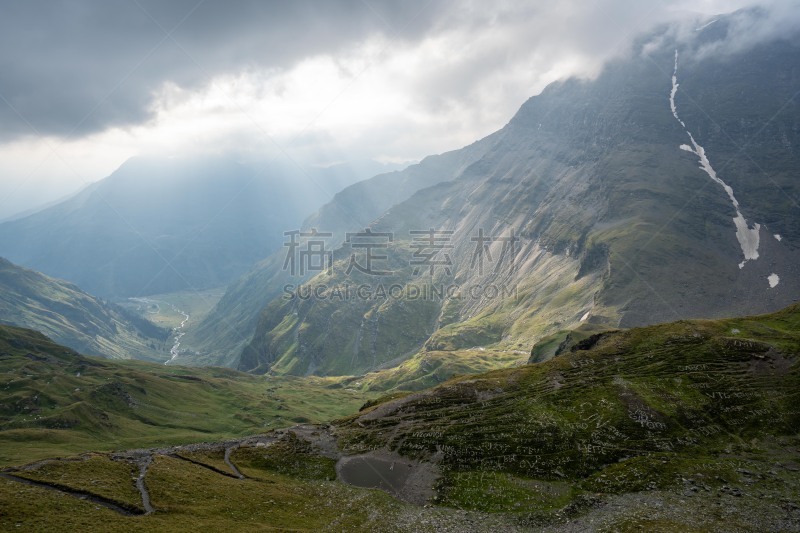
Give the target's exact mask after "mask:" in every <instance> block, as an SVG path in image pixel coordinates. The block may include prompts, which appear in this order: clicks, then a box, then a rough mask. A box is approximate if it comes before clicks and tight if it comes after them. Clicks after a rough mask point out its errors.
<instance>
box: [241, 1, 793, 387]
mask: <svg viewBox="0 0 800 533" xmlns="http://www.w3.org/2000/svg"><path fill="white" fill-rule="evenodd" d="M761 16H763V13H762V12H760V11H758V10H750V11H741V12H737V13H734V14H731V15H728V16H723V17H719V18H718V19H717V20H716V21H715V22H714V23H713V24H710V25H707V26H705V27H704V28H702V29H699V30H698V31H694V29H693V28H694V26H693V27H692V29H691V30H689V31H688V32H687V31H684V30H685V28H682V27H676V26H664V27H662V28H660V29H658V30H656V31H655V32H652V33H650V34H648V35H646V36H644V37H642V38H640V39H639V40H638V41H637V43H636V44H635V46H634V48H633V50H632V51H631V52H630V53H629V54H628V55H627V56H626V57H622V58H620V59H617V60H615V61H612V62H610V63H609V64H608V65H606V67H605V68H604V70H603V71H602V72H601V73H600V74H599V75H598V77H597V78H596V79H593V80H578V79H570V80H566V81H562V82H558V83H555V84H552V85H550V86H549V87H547V88H546V89H545V90H544V91H543V92H542V93H541V94H540V95H538V96H535V97H533V98H531V99H530V100H528V101H527V102H526V103H525V104H524V105H523V106H522V107H521V108H520V110H519V111H518V112H517V114H516V115H515V116H514V117H513V118H512V120H511V121H510V122H509V123H508V124H507V125H506V126H505V127H504V128H503V129H502V130H500V131H499V132H497V133H495V134H493V135H491V136H489V137H487V138H486V139H483V140H482V141H479V142H478V143H476V144H475V145H473V146H471V147H468V148H466V149H464V150H465V151H464V152H459V151H456V152H455V153H453V154H450V155H449V157H450V159H451V161H470V162H469V164H465V165H456V164H448V165H446V168H447V171H446V172H445V171H444V170H439V171H438V172H437V173H438V175H439V176H441V178H442V179H439V180H435V181H433V182H432V183H431V185H430V186H428V187H427V188H422V189H419V190H418V191H417V192H415V193H413V194H412V195H411V196H410V197H408V198H407V199H404V198H397V197H395V196H393V195H392V189H391V188H390V189H388V190H387V193H386V194H387V196H389V198H390V199H391V200H392V201H395V200H396V201H395V203H394V205H392V206H391V207H390V208H388V209H387V210H386V211H385V212H383V213H382V214H380V215H379V216H377V217H376V218H375V220H373V221H372V222H370V223H369V224H368V225H366V226H365V227H361V226H362V224H361V220H353V223H352V224H351V225H349V226H348V227H347V231H349V232H353V235H351V237H352V239H351V242H349V243H348V242H344V243H342V241H338V242H333V243H332V244H331V253H332V256H331V258H332V260H333V262H334V264H333V268H332V269H331V270H330V271H325V272H321V273H315V274H316V276H315V277H313V278H312V279H308V277H305V278H304V277H301V276H296V277H295V278H294V279H293V280H291V281H289V282H285V281H282V282H281V283H282V284H284V285H286V284H288V285H291V286H290V287H287V289H288V290H287V291H285V292H283V291H282V288H281V287H275V286H272V292H269V291H266V290H263V289H260V291H261V292H260V294H262V295H265V296H266V295H269V296H272V295H276V296H275V297H274V299H273V300H272V301H271V302H270V303H269V304H268V305H267V306H266V307H265V308H264V310H263V311H262V313H261V314H260V317H259V319H258V323H257V326H256V330H255V333H254V335H253V337H252V340H251V342H250V343H249V344H248V346H247V347H246V348H245V350H244V351H243V352H242V355H241V357H240V361H239V365H238V368H239V369H241V370H256V371H259V372H265V371H268V370H269V371H272V372H274V373H291V374H298V375H303V374H307V373H312V374H321V375H340V374H359V373H364V372H367V371H369V370H375V369H380V368H384V367H386V366H391V365H396V364H398V363H400V362H402V361H404V360H408V359H409V358H412V357H414V356H418V357H423V356H424V354H425V353H429V352H433V351H439V352H440V351H455V352H457V351H458V350H465V349H478V348H487V349H488V348H489V347H491V348H492V349H494V350H506V351H519V352H521V353H526V354H527V352H529V351H530V349H531V346H533V345H535V344H537V343H539V342H540V341H543V340H544V339H551V338H552V337H551V336H552V335H556V334H558V333H559V332H560V331H564V330H570V329H573V328H577V327H579V326H581V325H582V324H588V326H589V327H590V328H594V327H604V328H608V327H631V326H640V325H647V324H654V323H660V322H665V321H669V320H675V319H682V318H696V317H715V318H716V317H726V316H736V315H741V314H746V313H752V312H767V311H772V310H776V309H780V308H782V307H784V306H786V305H789V304H791V303H792V302H794V301H797V299H798V298H800V272H799V271H798V267H797V265H800V249H798V244H797V243H798V242H800V241H799V240H798V239H800V218H799V217H798V216H797V209H798V204H797V201H796V198H800V183H798V181H797V179H796V176H797V174H798V172H800V150H798V148H797V147H798V146H800V107H798V106H797V105H795V103H794V98H795V96H796V94H797V92H798V90H800V76H798V75H797V72H798V71H800V47H798V45H797V43H798V42H800V40H798V39H796V38H793V37H792V38H790V37H786V38H778V37H775V38H772V39H766V40H761V41H758V42H756V43H750V44H748V45H746V46H745V45H743V44H742V43H741V39H742V36H741V35H739V34H738V33H737V32H736V30H737V28H741V27H742V26H746V25H747V24H748V21H750V22H752V20H755V19H757V18H758V17H761ZM695 26H699V24H697V25H695ZM794 37H796V35H795V36H794ZM467 152H469V153H470V154H472V155H473V156H474V157H472V158H469V157H467V156H466V155H467ZM343 200H344V198H343V195H340V196H339V197H337V198H335V199H334V201H333V202H331V204H329V205H328V206H326V207H325V208H324V209H323V211H322V212H324V213H328V214H331V213H334V212H336V213H348V212H353V209H354V205H359V204H353V203H349V202H345V201H343ZM355 212H356V213H357V212H358V210H356V211H355ZM370 216H372V213H370ZM313 223H314V226H315V227H316V228H317V229H318V230H319V231H329V230H328V228H329V227H330V228H332V229H331V230H330V231H331V232H341V228H342V226H341V224H340V223H339V222H338V221H337V220H336V219H335V218H334V217H332V216H330V215H329V216H328V217H325V216H318V217H316V218H315V219H313ZM365 228H368V229H369V230H370V232H371V233H372V234H373V235H372V236H371V237H370V236H365V235H364V234H366V232H365ZM355 232H361V233H362V235H361V236H359V235H356V234H355ZM338 234H341V233H338ZM367 241H369V242H367ZM300 249H301V250H303V249H305V247H304V246H301V248H300ZM370 254H371V256H372V259H373V260H374V265H377V266H376V267H375V268H373V269H372V271H370V272H367V273H365V272H363V270H368V269H366V268H363V267H364V265H365V263H366V261H367V259H368V255H370ZM278 255H279V258H276V259H275V260H273V261H272V263H270V264H269V265H267V267H268V268H267V271H268V273H262V274H260V276H259V277H260V279H269V278H270V274H269V273H272V275H275V274H276V273H277V272H278V270H277V269H278V268H279V267H280V266H281V265H284V264H285V261H284V260H283V259H282V258H283V256H285V255H286V251H285V250H284V251H283V252H282V255H281V253H279V254H278ZM270 265H271V266H270ZM354 267H362V268H361V270H362V271H359V268H354ZM270 268H271V270H270ZM377 270H380V271H383V273H384V275H376V274H377V272H376V271H377ZM284 274H285V273H284ZM309 277H310V276H309ZM282 279H285V278H282ZM298 287H302V290H299V289H298ZM360 287H365V289H364V290H363V291H361V293H358V292H357V289H359V288H360ZM392 287H394V289H392ZM354 290H355V291H356V292H355V293H354V292H353V291H354ZM391 290H394V293H391ZM240 292H246V291H243V290H240ZM353 294H355V296H353ZM525 359H527V356H525V357H520V361H524V360H525Z"/></svg>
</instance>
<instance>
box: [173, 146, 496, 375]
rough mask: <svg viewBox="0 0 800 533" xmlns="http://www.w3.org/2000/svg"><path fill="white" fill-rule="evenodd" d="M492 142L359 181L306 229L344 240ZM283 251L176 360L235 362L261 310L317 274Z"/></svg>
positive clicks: (195, 330) (230, 291) (251, 274)
mask: <svg viewBox="0 0 800 533" xmlns="http://www.w3.org/2000/svg"><path fill="white" fill-rule="evenodd" d="M489 139H491V136H490V137H489ZM488 145H489V141H488V140H484V141H480V142H476V143H474V144H472V145H470V146H468V147H466V148H464V149H462V150H458V151H454V152H448V153H444V154H441V155H435V156H430V157H426V158H425V159H424V160H423V161H421V162H420V163H418V164H415V165H411V166H409V167H408V168H406V169H404V170H402V171H394V172H389V173H383V174H379V175H377V176H374V177H372V178H370V179H368V180H364V181H361V182H359V183H355V184H353V185H351V186H349V187H347V188H345V189H344V190H342V191H341V192H339V193H337V194H336V195H335V196H334V198H333V200H331V202H329V203H327V204H325V205H324V206H323V207H322V208H320V209H319V210H318V211H317V212H316V213H314V214H313V215H311V216H309V217H308V218H307V219H306V220H305V221H304V222H303V224H302V225H301V228H302V229H303V232H306V233H307V232H310V231H311V230H312V229H314V228H321V229H320V231H324V232H326V233H330V237H326V239H325V240H326V241H327V243H328V244H329V245H333V243H337V242H338V243H341V242H342V241H343V240H344V238H345V233H346V232H347V231H348V230H350V229H352V228H356V229H357V228H359V227H360V228H362V229H363V228H364V227H366V226H367V225H368V224H369V223H370V222H372V221H373V220H374V219H375V218H377V217H379V216H380V215H381V214H382V213H383V212H385V211H386V209H388V208H389V207H391V206H393V205H395V204H397V203H400V202H402V201H404V200H406V199H408V198H409V197H411V196H412V195H413V194H414V193H416V192H417V191H419V190H421V189H425V188H427V187H430V186H431V185H434V184H436V183H439V182H442V181H447V180H451V179H453V178H454V177H455V176H456V175H458V173H460V172H462V171H463V170H464V168H466V167H468V166H469V165H470V164H472V163H473V162H474V161H475V160H477V159H478V158H479V157H481V156H482V155H483V153H484V152H485V151H486V149H487V147H488ZM308 240H317V239H311V238H300V241H303V242H306V243H307V242H308ZM285 242H286V241H284V243H285ZM284 250H285V249H284ZM284 250H281V251H280V252H276V253H275V254H273V255H271V256H270V257H267V258H266V259H264V260H263V261H260V262H259V263H258V264H256V265H255V266H254V267H253V268H252V269H251V270H250V271H248V272H247V273H246V274H244V275H243V276H241V277H240V278H239V279H237V280H236V281H234V282H233V283H231V284H230V285H229V286H228V288H227V291H226V292H225V295H224V296H223V297H222V299H221V300H220V302H219V303H218V304H217V305H216V306H215V307H214V309H213V310H212V311H211V312H210V313H209V314H208V316H206V317H205V318H204V320H202V321H201V322H200V323H198V324H193V325H190V327H189V329H188V332H187V334H186V337H185V338H184V340H183V342H184V344H186V345H187V346H191V347H192V349H191V350H190V353H187V354H185V355H184V356H183V357H180V358H178V359H177V361H179V362H181V363H183V364H194V365H197V364H222V365H227V366H236V364H237V362H238V359H239V356H240V355H241V352H242V349H243V348H244V347H245V346H246V345H247V344H248V342H249V341H250V340H251V338H252V336H253V332H254V331H255V328H256V324H257V321H258V317H259V314H260V312H261V310H262V309H263V308H264V307H265V306H266V305H267V304H268V303H269V302H270V301H271V300H272V299H273V298H275V297H276V296H279V295H280V294H281V293H282V291H283V287H284V286H285V285H287V284H291V283H297V281H298V277H300V278H301V279H307V278H309V277H311V275H313V274H314V271H309V272H307V273H306V275H305V276H300V274H299V272H294V273H292V272H289V271H288V270H284V268H283V267H284V265H285V262H286V261H285V260H286V257H285V256H286V253H285V251H284Z"/></svg>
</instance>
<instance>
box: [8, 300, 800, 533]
mask: <svg viewBox="0 0 800 533" xmlns="http://www.w3.org/2000/svg"><path fill="white" fill-rule="evenodd" d="M10 333H13V334H14V335H19V332H18V331H12V332H10ZM7 335H8V333H7ZM30 341H31V342H34V343H37V345H38V346H39V348H38V351H39V353H40V354H41V353H42V351H43V350H44V349H45V348H47V350H44V351H52V350H53V349H54V348H53V347H52V346H49V347H46V346H44V345H43V344H42V343H44V342H46V341H44V340H43V339H41V337H39V336H33V338H31V339H30ZM5 342H6V344H7V345H8V344H9V341H8V340H6V341H5ZM14 342H17V341H14ZM33 347H34V348H36V346H33ZM3 350H8V348H3ZM17 350H18V351H22V352H24V351H25V350H24V349H22V348H17ZM62 351H63V350H62ZM62 355H63V356H64V357H66V356H68V355H69V356H70V357H74V356H75V355H74V354H62ZM799 356H800V305H795V306H793V307H790V308H788V309H786V310H784V311H782V312H779V313H775V314H772V315H766V316H760V317H748V318H741V319H730V320H719V321H681V322H676V323H672V324H665V325H660V326H653V327H648V328H641V329H633V330H625V331H616V332H608V333H603V334H599V335H592V336H589V337H586V338H584V339H582V340H580V341H578V342H576V343H574V344H573V345H572V347H571V348H565V349H564V350H562V353H561V355H559V356H556V357H554V358H552V359H550V360H548V361H545V362H543V363H538V364H533V365H527V366H524V367H519V368H513V369H506V370H499V371H494V372H490V373H487V374H483V375H480V376H473V377H461V378H456V379H453V380H450V381H448V382H446V383H443V384H441V385H439V386H438V387H436V388H433V389H430V390H426V391H423V392H419V393H413V394H408V393H400V394H398V393H394V394H393V395H392V396H390V397H387V398H386V399H385V400H378V401H373V402H369V403H368V404H367V405H365V406H364V407H363V408H362V410H361V411H360V412H358V413H355V414H352V415H350V416H348V417H345V418H340V419H339V420H337V421H335V422H334V423H333V424H332V425H312V424H301V425H298V426H294V427H292V428H290V429H282V430H275V431H271V432H267V433H262V434H259V435H254V436H252V437H247V438H238V439H232V440H227V441H224V442H217V443H208V444H201V445H188V446H177V447H164V446H161V447H159V448H151V449H145V450H133V451H130V452H117V453H113V454H107V453H100V454H97V453H94V454H83V455H80V456H74V457H70V458H67V459H60V460H49V461H41V462H37V463H33V464H30V465H28V466H24V467H18V468H8V469H6V470H5V471H4V472H2V475H0V523H2V525H3V526H5V527H8V528H11V527H24V528H26V529H34V530H36V529H48V528H51V527H53V526H54V524H56V523H58V524H59V525H60V526H62V527H64V526H66V527H70V528H80V529H82V530H89V531H92V530H99V529H103V530H136V531H150V530H156V529H165V528H168V529H189V528H193V529H196V528H199V527H217V528H221V529H225V530H241V531H245V530H254V529H278V530H283V529H314V530H334V531H341V530H348V531H442V530H452V531H541V530H546V531H584V530H592V531H643V530H646V531H777V530H781V531H797V530H800V506H798V505H797V503H796V502H797V501H798V497H800V474H798V472H800V464H798V462H797V450H798V449H799V448H798V447H800V439H798V430H799V429H800V409H798V408H797V395H798V391H800V387H799V385H800V368H798V357H799ZM17 357H20V356H19V355H18V356H17ZM21 357H22V358H27V357H26V356H25V355H22V356H21ZM50 357H56V358H57V357H58V354H57V353H53V354H50ZM7 359H12V358H11V357H7V356H3V359H2V360H3V361H5V360H7ZM126 365H127V366H129V365H134V364H131V363H126ZM135 365H140V366H142V363H136V364H135ZM165 370H170V371H171V372H179V371H180V372H186V370H185V369H184V370H180V369H177V368H172V369H165ZM209 372H221V371H218V370H217V371H209ZM178 375H180V374H172V375H171V377H172V378H173V379H174V378H176V377H177V376H178ZM233 375H234V374H233V373H231V372H227V371H225V372H224V376H217V377H216V378H215V379H216V380H218V381H216V382H215V385H217V387H219V388H220V389H222V388H223V383H224V381H225V379H229V378H230V377H231V376H233ZM159 379H170V375H162V376H159ZM179 379H181V378H179ZM182 379H185V375H184V378H182ZM204 379H206V380H211V379H212V378H211V377H210V376H206V377H205V378H204ZM238 379H239V380H241V383H242V387H243V389H244V390H248V389H249V386H250V385H249V382H248V381H247V380H248V379H249V380H255V379H256V378H253V377H247V378H244V377H239V378H238ZM175 381H177V380H175ZM301 383H305V381H304V380H297V381H296V382H295V383H294V384H293V385H294V388H295V390H299V388H300V387H301V385H300V384H301ZM150 386H152V385H148V387H150ZM148 390H149V389H148ZM197 390H203V389H202V388H200V389H197ZM228 394H230V392H228ZM176 396H178V397H180V394H178V395H176ZM333 400H334V398H333V397H329V398H328V401H329V402H330V401H333ZM221 409H222V408H221ZM251 414H252V413H251ZM174 419H175V420H176V421H177V423H178V424H180V420H181V417H180V411H179V412H178V416H176V417H175V418H174ZM208 423H210V422H208ZM359 461H360V463H359ZM348 465H350V466H352V465H356V466H353V468H351V469H350V470H348ZM359 465H360V466H359ZM359 469H360V470H359ZM376 476H377V477H376ZM378 478H380V479H378ZM344 479H347V480H348V482H349V483H351V484H355V485H359V486H361V487H365V488H357V487H355V486H351V485H348V484H345V483H343V482H342V480H344ZM137 480H140V481H138V482H137ZM368 487H382V488H383V491H381V490H374V489H370V488H368ZM387 492H388V493H390V494H392V495H395V496H396V497H397V498H393V497H392V496H390V495H389V494H386V493H387ZM409 502H416V504H414V503H409ZM425 502H427V505H424V506H422V505H420V504H421V503H425ZM17 524H19V526H17Z"/></svg>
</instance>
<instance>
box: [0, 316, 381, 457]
mask: <svg viewBox="0 0 800 533" xmlns="http://www.w3.org/2000/svg"><path fill="white" fill-rule="evenodd" d="M377 395H378V393H377V392H363V391H356V390H354V389H348V388H345V387H344V386H342V384H341V382H340V381H338V380H335V379H331V378H311V379H302V378H296V377H267V376H252V375H248V374H244V373H240V372H236V371H233V370H228V369H221V368H204V369H192V368H185V367H177V366H164V365H157V364H151V363H145V362H139V361H110V360H104V359H95V358H91V357H84V356H81V355H79V354H76V353H74V352H72V351H71V350H68V349H65V348H63V347H61V346H58V345H56V344H54V343H52V342H50V341H49V340H48V339H46V338H45V337H43V336H41V335H39V334H37V333H35V332H31V331H29V330H22V329H18V328H9V327H2V328H0V397H1V398H2V402H0V466H2V465H16V464H22V463H26V462H29V461H33V460H37V459H42V458H46V457H53V456H61V455H68V454H74V453H81V452H85V451H110V450H118V449H129V448H140V447H151V446H163V445H170V444H178V443H187V442H201V441H215V440H222V439H226V438H232V437H241V436H243V435H248V434H253V433H258V432H262V431H265V430H268V429H271V428H276V427H285V426H290V425H293V424H296V423H302V422H323V421H325V420H329V419H333V418H338V417H341V416H344V415H346V414H348V413H351V412H354V411H356V410H357V409H358V408H359V407H360V406H361V405H363V404H364V402H365V401H367V400H368V399H371V398H374V397H376V396H377Z"/></svg>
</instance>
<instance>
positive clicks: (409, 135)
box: [0, 0, 744, 217]
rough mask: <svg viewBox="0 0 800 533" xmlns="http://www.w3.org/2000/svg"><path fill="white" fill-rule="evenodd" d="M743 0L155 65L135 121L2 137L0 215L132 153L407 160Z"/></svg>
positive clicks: (524, 10)
mask: <svg viewBox="0 0 800 533" xmlns="http://www.w3.org/2000/svg"><path fill="white" fill-rule="evenodd" d="M742 5H744V2H737V1H726V2H721V1H703V2H696V1H692V2H689V1H688V0H674V1H672V2H664V3H651V2H641V1H640V0H605V1H601V2H594V3H591V4H590V5H587V3H585V2H579V1H577V0H575V1H572V2H560V3H543V2H522V3H520V2H510V1H504V0H498V1H495V2H492V3H491V4H487V3H485V2H477V1H466V2H461V3H458V4H452V7H450V8H449V9H446V10H438V11H436V12H435V16H436V17H437V18H435V20H432V21H427V22H426V23H425V24H421V25H420V27H424V28H427V30H425V31H421V30H420V31H419V32H418V33H416V34H414V35H412V36H408V35H403V36H402V37H399V38H392V35H393V34H392V31H391V29H389V30H387V29H386V28H382V27H381V24H378V26H377V27H376V30H375V31H366V32H360V33H359V34H358V36H357V38H355V39H354V40H353V41H352V42H349V43H348V44H347V45H341V43H340V45H338V46H337V47H336V48H335V49H327V48H326V46H325V41H324V40H321V41H320V43H321V44H320V45H319V47H317V49H310V50H307V51H305V53H304V54H301V56H302V57H301V56H300V55H298V57H297V58H295V59H293V60H292V61H289V62H286V61H284V62H282V63H280V66H277V65H278V64H277V63H276V64H275V66H267V65H265V64H264V63H263V62H261V63H259V62H256V61H253V62H247V61H241V60H240V61H239V63H241V64H242V65H245V66H243V67H241V68H239V69H238V70H236V71H234V72H231V71H230V69H215V68H212V67H210V66H209V70H208V71H207V72H208V73H210V74H211V76H212V77H211V78H210V79H206V80H205V81H204V82H203V83H193V84H186V83H178V82H175V81H173V80H171V79H170V78H169V77H168V76H167V74H163V75H164V76H165V77H164V78H163V80H162V82H161V83H160V84H159V85H158V86H157V87H158V88H157V89H156V90H155V92H153V93H152V95H151V96H150V97H148V98H149V102H150V103H149V104H148V105H149V107H148V108H147V109H145V110H144V111H143V112H141V113H139V115H141V116H142V117H144V118H142V119H141V120H143V122H138V123H137V122H133V123H129V124H128V125H126V126H116V127H107V128H106V129H103V130H100V131H98V132H95V133H91V134H88V135H85V136H82V137H80V136H79V137H74V138H71V139H70V140H67V141H64V140H61V139H57V138H54V137H28V138H24V139H17V140H16V141H12V142H8V143H6V144H2V145H0V175H2V176H3V178H2V182H0V217H2V216H4V215H7V214H9V213H10V212H12V211H14V210H19V209H23V208H26V207H28V206H29V205H30V204H31V203H32V202H33V198H34V197H35V198H36V199H39V200H41V201H47V200H50V199H52V198H55V197H57V196H61V195H62V194H64V193H65V192H66V191H68V190H71V189H75V188H77V187H78V186H80V185H82V184H84V183H87V182H90V181H94V180H97V179H100V178H102V177H104V176H105V175H107V174H109V173H110V172H111V171H113V170H114V168H116V167H117V166H118V165H119V164H121V163H122V162H123V161H124V160H125V159H127V158H128V157H130V156H133V155H136V154H140V153H148V152H154V151H158V152H167V153H177V152H180V153H187V152H188V153H192V152H209V151H225V150H242V151H254V152H258V153H260V154H264V153H272V154H274V155H276V156H287V155H288V157H291V158H293V159H296V160H300V161H303V162H305V163H311V164H313V163H325V162H331V161H343V160H348V159H361V158H376V159H384V160H392V161H407V160H415V159H420V158H422V157H424V156H425V155H428V154H432V153H439V152H442V151H445V150H449V149H455V148H459V147H461V146H464V145H466V144H468V143H470V142H472V141H474V140H476V139H478V138H480V137H482V136H485V135H487V134H489V133H491V132H493V131H495V130H497V129H499V128H500V127H502V126H503V125H504V124H505V123H506V122H507V121H508V120H509V119H510V118H511V116H512V115H513V114H514V112H515V111H516V110H517V109H518V108H519V106H520V105H521V104H522V103H523V102H524V101H525V100H526V99H527V98H528V97H530V96H532V95H534V94H537V93H538V92H540V91H541V90H542V89H543V88H544V87H545V86H546V85H547V84H548V83H550V82H552V81H555V80H557V79H560V78H563V77H566V76H571V75H578V76H593V75H595V74H596V73H597V72H598V71H599V70H600V68H601V67H602V65H603V63H604V62H605V61H606V60H607V59H608V58H609V57H612V56H614V55H617V54H619V53H621V52H623V51H624V50H625V49H626V47H627V46H628V45H629V43H630V42H631V39H632V38H633V37H634V36H635V35H637V34H639V33H640V32H642V31H645V30H647V29H648V28H649V27H651V26H652V25H653V24H656V23H659V22H666V21H668V20H671V19H674V18H676V17H679V16H685V14H686V12H687V11H688V10H694V11H700V12H702V13H705V14H707V15H712V14H716V13H719V12H726V11H730V10H732V9H736V8H738V7H741V6H742ZM423 16H424V14H423ZM289 33H291V32H289ZM297 38H298V39H303V38H304V37H303V33H302V31H300V29H298V32H297ZM340 40H341V39H340ZM337 42H338V41H337ZM312 48H313V47H312ZM193 59H194V58H193ZM202 59H203V58H202V57H198V61H200V62H201V64H200V67H203V65H202ZM215 60H216V61H218V58H216V59H215ZM167 72H168V71H167ZM137 116H138V115H137ZM23 190H27V191H29V193H31V192H32V191H38V194H32V193H31V194H27V195H23V194H21V193H20V191H23Z"/></svg>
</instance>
